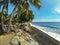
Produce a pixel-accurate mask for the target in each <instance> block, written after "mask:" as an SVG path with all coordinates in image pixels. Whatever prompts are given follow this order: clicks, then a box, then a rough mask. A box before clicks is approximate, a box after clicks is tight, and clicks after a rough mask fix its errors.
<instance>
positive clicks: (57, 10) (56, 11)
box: [53, 3, 60, 14]
mask: <svg viewBox="0 0 60 45" xmlns="http://www.w3.org/2000/svg"><path fill="white" fill-rule="evenodd" d="M53 9H54V10H53V12H54V13H56V14H60V3H59V4H58V5H56V6H55V7H54V8H53Z"/></svg>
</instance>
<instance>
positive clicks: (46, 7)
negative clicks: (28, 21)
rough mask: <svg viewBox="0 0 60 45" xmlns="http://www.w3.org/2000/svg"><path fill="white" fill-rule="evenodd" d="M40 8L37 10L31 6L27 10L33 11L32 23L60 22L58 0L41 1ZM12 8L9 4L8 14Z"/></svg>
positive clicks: (59, 2)
mask: <svg viewBox="0 0 60 45" xmlns="http://www.w3.org/2000/svg"><path fill="white" fill-rule="evenodd" d="M40 4H41V8H40V9H37V8H36V7H35V6H33V5H32V4H31V5H30V7H29V9H30V10H32V11H33V14H34V20H33V22H60V0H41V3H40ZM13 8H14V6H13V5H10V4H9V11H8V13H9V14H10V13H11V12H12V10H13Z"/></svg>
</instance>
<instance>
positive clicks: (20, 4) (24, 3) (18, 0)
mask: <svg viewBox="0 0 60 45" xmlns="http://www.w3.org/2000/svg"><path fill="white" fill-rule="evenodd" d="M10 2H11V4H13V5H14V6H15V7H14V9H13V11H12V13H11V18H10V25H11V21H12V18H13V15H14V12H15V11H16V10H17V8H18V9H20V10H19V11H20V12H21V13H23V12H24V10H26V15H28V9H29V2H30V3H32V4H33V5H34V6H36V7H37V8H38V9H39V8H40V7H41V6H40V4H39V3H40V0H10Z"/></svg>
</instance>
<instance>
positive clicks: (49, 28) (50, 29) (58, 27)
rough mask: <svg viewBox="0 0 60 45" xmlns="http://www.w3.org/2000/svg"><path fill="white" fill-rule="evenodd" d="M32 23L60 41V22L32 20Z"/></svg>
mask: <svg viewBox="0 0 60 45" xmlns="http://www.w3.org/2000/svg"><path fill="white" fill-rule="evenodd" d="M32 25H34V26H35V27H36V28H39V29H40V30H42V31H43V32H45V33H47V34H48V35H50V36H51V37H53V38H55V39H56V40H58V41H60V22H32Z"/></svg>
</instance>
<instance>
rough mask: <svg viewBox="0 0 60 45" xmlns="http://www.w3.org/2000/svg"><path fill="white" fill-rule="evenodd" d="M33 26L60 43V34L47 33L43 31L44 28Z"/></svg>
mask: <svg viewBox="0 0 60 45" xmlns="http://www.w3.org/2000/svg"><path fill="white" fill-rule="evenodd" d="M31 26H32V27H35V28H37V29H38V30H40V31H42V32H44V33H46V34H47V35H49V36H51V37H52V38H54V39H56V40H57V41H59V42H60V35H59V34H57V33H53V32H46V31H44V30H43V28H42V26H41V27H40V26H37V25H33V24H31ZM58 35H59V36H58Z"/></svg>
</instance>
